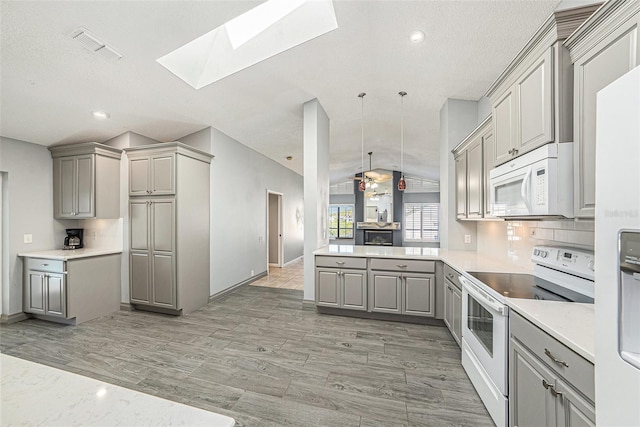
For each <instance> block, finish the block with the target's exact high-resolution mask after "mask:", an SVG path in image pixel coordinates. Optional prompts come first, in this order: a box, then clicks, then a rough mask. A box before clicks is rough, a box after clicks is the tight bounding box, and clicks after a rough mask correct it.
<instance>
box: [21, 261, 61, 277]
mask: <svg viewBox="0 0 640 427" xmlns="http://www.w3.org/2000/svg"><path fill="white" fill-rule="evenodd" d="M26 270H36V271H46V272H48V273H64V272H65V265H64V261H60V260H53V259H44V258H27V265H26Z"/></svg>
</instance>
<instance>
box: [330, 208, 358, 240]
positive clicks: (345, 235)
mask: <svg viewBox="0 0 640 427" xmlns="http://www.w3.org/2000/svg"><path fill="white" fill-rule="evenodd" d="M329 238H330V239H353V205H329Z"/></svg>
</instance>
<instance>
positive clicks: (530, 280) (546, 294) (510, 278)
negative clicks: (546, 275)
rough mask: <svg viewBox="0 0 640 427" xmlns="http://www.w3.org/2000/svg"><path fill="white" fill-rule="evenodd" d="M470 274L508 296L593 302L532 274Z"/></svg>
mask: <svg viewBox="0 0 640 427" xmlns="http://www.w3.org/2000/svg"><path fill="white" fill-rule="evenodd" d="M469 274H470V275H472V276H473V277H475V278H476V279H478V280H479V281H481V282H482V283H484V284H485V285H487V286H488V287H490V288H491V289H493V290H494V291H496V292H497V293H499V294H500V295H502V296H505V297H508V298H524V299H541V300H551V301H570V302H593V299H591V298H589V297H585V296H584V295H582V294H579V293H577V292H574V291H571V290H569V289H566V288H563V287H561V286H558V285H555V284H553V283H551V282H548V281H546V280H543V279H541V278H539V277H536V276H534V275H532V274H512V273H487V272H476V271H471V272H469Z"/></svg>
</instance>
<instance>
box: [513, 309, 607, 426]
mask: <svg viewBox="0 0 640 427" xmlns="http://www.w3.org/2000/svg"><path fill="white" fill-rule="evenodd" d="M509 320H510V329H511V339H510V342H509V413H510V416H509V418H510V425H511V426H518V427H527V426H531V427H533V426H562V427H577V426H595V403H594V400H595V387H594V366H593V364H591V363H590V362H589V361H587V360H585V359H583V358H582V357H580V356H579V355H578V354H576V353H574V352H573V351H572V350H571V349H569V348H567V347H566V346H564V345H563V344H562V343H560V342H558V341H556V340H555V339H554V338H553V337H551V336H550V335H548V334H546V333H545V332H544V331H542V330H541V329H539V328H537V327H536V326H535V325H533V324H531V323H529V322H528V321H527V320H525V319H524V318H522V317H521V316H520V315H518V314H517V313H514V312H511V314H510V318H509Z"/></svg>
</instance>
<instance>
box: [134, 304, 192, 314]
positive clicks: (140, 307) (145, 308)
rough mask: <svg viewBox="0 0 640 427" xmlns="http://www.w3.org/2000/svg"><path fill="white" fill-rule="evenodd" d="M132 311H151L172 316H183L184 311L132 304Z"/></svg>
mask: <svg viewBox="0 0 640 427" xmlns="http://www.w3.org/2000/svg"><path fill="white" fill-rule="evenodd" d="M130 305H131V308H132V310H131V311H138V310H139V311H151V312H153V313H160V314H169V315H171V316H182V310H174V309H172V308H164V307H155V306H153V305H144V304H130Z"/></svg>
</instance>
